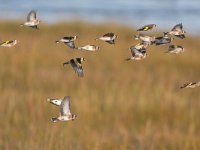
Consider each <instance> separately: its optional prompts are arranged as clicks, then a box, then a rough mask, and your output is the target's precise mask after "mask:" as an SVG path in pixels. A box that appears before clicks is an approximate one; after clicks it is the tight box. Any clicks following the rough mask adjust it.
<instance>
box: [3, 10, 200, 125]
mask: <svg viewBox="0 0 200 150" xmlns="http://www.w3.org/2000/svg"><path fill="white" fill-rule="evenodd" d="M39 23H40V21H39V20H38V19H37V17H36V11H34V10H32V11H30V12H29V14H28V16H27V21H26V22H25V23H23V24H21V26H28V27H31V28H34V29H39V28H38V25H39ZM155 27H156V25H155V24H149V25H145V26H143V27H141V28H139V29H138V30H137V31H138V34H137V35H135V36H134V38H135V40H140V41H141V42H140V43H138V44H137V45H133V46H131V47H130V51H131V57H130V58H127V59H125V60H126V61H129V60H142V59H145V58H146V56H147V48H148V47H149V46H150V45H156V46H160V45H166V44H170V43H171V42H172V41H173V40H174V36H175V37H178V38H180V39H184V38H185V33H186V32H185V31H184V30H183V25H182V24H181V23H180V24H177V25H175V26H174V27H173V28H172V29H171V31H169V32H164V35H163V36H160V37H155V36H148V35H144V34H142V33H141V32H146V31H149V30H152V29H154V28H155ZM116 38H118V35H116V34H114V33H106V34H104V35H103V36H101V37H98V38H96V39H95V40H101V41H105V42H107V43H109V44H115V39H116ZM76 39H77V36H76V35H75V36H66V37H63V38H61V39H60V40H57V41H56V43H64V44H66V45H67V46H68V47H69V48H71V49H77V50H86V51H97V50H99V47H98V46H95V45H84V46H80V47H79V46H76V44H75V40H76ZM17 43H18V42H17V40H13V41H5V42H3V43H1V44H0V46H2V47H13V46H15V45H16V44H17ZM166 52H167V53H174V54H180V53H182V52H184V47H182V46H180V45H170V46H169V48H168V50H167V51H166ZM84 60H85V58H83V57H80V58H74V59H70V60H69V61H67V62H65V63H63V66H64V67H65V66H67V65H68V64H70V65H71V66H72V68H73V69H74V71H75V73H76V74H77V75H78V77H83V68H82V62H83V61H84ZM197 86H200V82H191V83H186V84H184V85H183V86H181V87H180V88H195V87H197ZM47 101H48V102H50V103H51V104H54V105H56V106H58V107H59V108H60V115H59V116H58V117H54V118H51V120H52V121H53V122H57V121H69V120H74V119H75V118H76V117H77V116H76V115H74V114H72V113H71V111H70V97H69V96H65V97H64V98H63V99H47Z"/></svg>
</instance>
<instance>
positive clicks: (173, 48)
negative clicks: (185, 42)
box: [166, 45, 184, 54]
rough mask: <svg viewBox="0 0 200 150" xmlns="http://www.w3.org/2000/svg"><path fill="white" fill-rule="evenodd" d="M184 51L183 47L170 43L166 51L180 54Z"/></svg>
mask: <svg viewBox="0 0 200 150" xmlns="http://www.w3.org/2000/svg"><path fill="white" fill-rule="evenodd" d="M183 52H184V47H182V46H180V45H170V46H169V48H168V51H166V53H173V54H180V53H183Z"/></svg>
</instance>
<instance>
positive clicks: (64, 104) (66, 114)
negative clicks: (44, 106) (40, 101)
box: [47, 96, 77, 122]
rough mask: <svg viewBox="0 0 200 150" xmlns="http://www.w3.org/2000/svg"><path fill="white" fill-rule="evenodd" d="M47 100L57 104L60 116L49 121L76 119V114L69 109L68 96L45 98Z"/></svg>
mask: <svg viewBox="0 0 200 150" xmlns="http://www.w3.org/2000/svg"><path fill="white" fill-rule="evenodd" d="M47 101H48V102H50V103H51V104H54V105H56V106H59V108H60V116H58V117H53V118H51V121H53V122H58V121H70V120H74V119H76V117H77V116H76V115H74V114H72V113H71V111H70V97H69V96H65V97H64V98H63V99H59V100H56V99H47Z"/></svg>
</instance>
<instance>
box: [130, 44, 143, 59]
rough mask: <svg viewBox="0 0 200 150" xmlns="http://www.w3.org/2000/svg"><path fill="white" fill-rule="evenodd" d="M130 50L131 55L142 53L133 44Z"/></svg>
mask: <svg viewBox="0 0 200 150" xmlns="http://www.w3.org/2000/svg"><path fill="white" fill-rule="evenodd" d="M130 50H131V54H132V56H133V57H135V56H140V55H142V53H141V52H140V51H139V50H138V49H136V48H135V46H131V47H130Z"/></svg>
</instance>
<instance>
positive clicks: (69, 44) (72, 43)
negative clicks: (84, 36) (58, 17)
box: [65, 41, 75, 48]
mask: <svg viewBox="0 0 200 150" xmlns="http://www.w3.org/2000/svg"><path fill="white" fill-rule="evenodd" d="M65 44H66V45H67V46H68V47H69V48H75V44H74V42H73V41H71V42H65Z"/></svg>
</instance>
